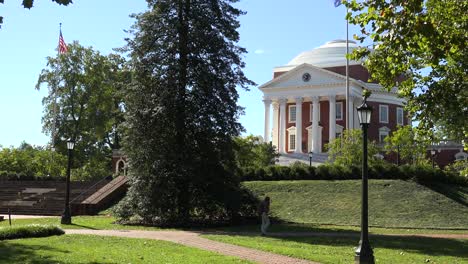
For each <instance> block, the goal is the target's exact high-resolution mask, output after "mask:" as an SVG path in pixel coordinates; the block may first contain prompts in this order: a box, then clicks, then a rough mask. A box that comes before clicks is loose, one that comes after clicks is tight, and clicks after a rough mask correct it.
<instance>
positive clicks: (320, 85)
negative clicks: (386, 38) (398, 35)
mask: <svg viewBox="0 0 468 264" xmlns="http://www.w3.org/2000/svg"><path fill="white" fill-rule="evenodd" d="M356 47H357V45H356V44H355V43H353V42H351V43H350V51H352V50H353V49H355V48H356ZM345 52H346V41H343V40H336V41H330V42H327V43H326V44H325V45H323V46H320V47H318V48H315V49H313V50H311V51H306V52H303V53H301V54H299V55H298V56H296V57H295V58H294V59H293V60H291V61H290V62H289V63H288V64H287V65H285V66H280V67H275V68H274V70H273V79H272V80H270V81H269V82H267V83H265V84H263V85H261V86H260V87H259V89H260V90H261V91H262V92H263V102H264V107H265V115H264V122H265V123H264V124H265V126H264V139H265V141H266V142H269V141H271V142H272V144H273V145H274V146H276V147H277V150H278V152H279V153H281V154H286V153H289V154H293V153H294V154H304V153H308V152H310V151H312V152H313V153H321V152H324V151H325V145H326V144H327V143H329V142H330V141H332V140H334V139H335V138H337V137H339V136H340V135H341V134H342V133H343V131H344V129H357V128H359V121H358V118H357V110H356V107H357V106H359V105H360V104H361V100H362V99H361V94H362V90H363V89H368V90H371V91H372V96H371V97H370V98H369V99H368V103H369V105H372V107H374V110H375V111H376V112H378V115H375V116H374V117H373V118H374V119H373V120H372V123H373V125H371V127H370V130H369V138H370V139H371V140H376V141H378V142H382V140H383V138H384V137H385V136H386V135H388V134H389V133H390V131H394V130H396V129H397V126H398V125H405V124H408V120H407V119H406V118H404V111H403V105H404V102H405V100H404V99H403V98H399V97H398V96H397V94H396V92H395V91H393V90H392V91H384V90H382V86H380V85H379V84H377V83H370V82H368V80H369V73H368V71H367V70H366V69H365V68H364V67H363V66H362V63H361V62H357V61H350V63H349V65H350V69H349V73H350V78H349V86H348V88H347V87H346V76H345V66H344V64H345V62H346V59H345ZM347 89H348V91H349V96H348V98H346V90H347ZM346 112H347V113H348V114H346ZM347 116H348V118H347ZM346 119H348V120H346ZM383 127H387V128H388V130H389V131H387V130H385V131H384V132H385V133H384V132H382V131H383V130H382V128H383ZM379 129H380V130H379ZM381 130H382V131H381Z"/></svg>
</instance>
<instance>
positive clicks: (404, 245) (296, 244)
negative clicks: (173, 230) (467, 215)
mask: <svg viewBox="0 0 468 264" xmlns="http://www.w3.org/2000/svg"><path fill="white" fill-rule="evenodd" d="M204 237H206V238H209V239H212V240H216V241H220V242H225V243H230V244H235V245H239V246H244V247H249V248H255V249H259V250H263V251H268V252H273V253H277V254H281V255H287V256H291V257H296V258H302V259H307V260H312V261H318V262H320V263H330V264H340V263H354V250H355V247H357V245H358V243H359V237H356V238H353V237H289V238H272V237H260V236H225V235H204ZM370 242H371V246H372V247H373V249H374V256H375V259H376V263H381V264H386V263H388V264H395V263H398V264H405V263H434V264H435V263H438V264H442V263H446V264H461V263H465V264H466V263H468V240H466V239H465V240H457V239H442V238H425V237H398V236H397V237H395V236H371V237H370Z"/></svg>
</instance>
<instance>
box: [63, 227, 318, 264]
mask: <svg viewBox="0 0 468 264" xmlns="http://www.w3.org/2000/svg"><path fill="white" fill-rule="evenodd" d="M65 232H66V234H79V235H97V236H119V237H129V238H145V239H157V240H164V241H170V242H174V243H178V244H182V245H185V246H189V247H195V248H199V249H203V250H208V251H213V252H216V253H219V254H223V255H227V256H234V257H238V258H241V259H245V260H249V261H254V262H256V263H265V264H293V263H294V264H319V263H318V262H312V261H308V260H303V259H297V258H291V257H287V256H283V255H279V254H273V253H269V252H264V251H260V250H256V249H250V248H246V247H241V246H236V245H230V244H226V243H221V242H217V241H213V240H209V239H206V238H202V237H200V234H201V233H199V232H188V231H141V230H89V229H68V230H66V231H65Z"/></svg>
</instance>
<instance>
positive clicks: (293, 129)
mask: <svg viewBox="0 0 468 264" xmlns="http://www.w3.org/2000/svg"><path fill="white" fill-rule="evenodd" d="M286 130H287V131H288V151H296V147H297V146H296V136H297V135H296V127H294V126H292V127H290V128H288V129H286ZM291 136H294V140H293V141H291ZM291 143H294V148H291Z"/></svg>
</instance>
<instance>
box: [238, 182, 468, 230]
mask: <svg viewBox="0 0 468 264" xmlns="http://www.w3.org/2000/svg"><path fill="white" fill-rule="evenodd" d="M244 185H245V186H246V187H247V188H249V189H250V190H252V191H253V192H254V193H255V194H256V195H259V196H262V197H263V196H264V195H268V196H270V197H271V199H272V203H271V212H272V214H273V215H274V216H276V217H277V218H280V219H283V220H286V221H288V222H294V223H318V224H334V225H356V226H358V225H359V224H360V213H361V210H360V206H361V181H360V180H348V181H272V182H245V183H244ZM369 224H370V225H371V226H376V227H411V228H441V229H468V187H460V186H455V185H444V184H437V185H435V186H434V187H431V188H428V187H425V186H422V185H419V184H417V183H415V182H412V181H401V180H369Z"/></svg>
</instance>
